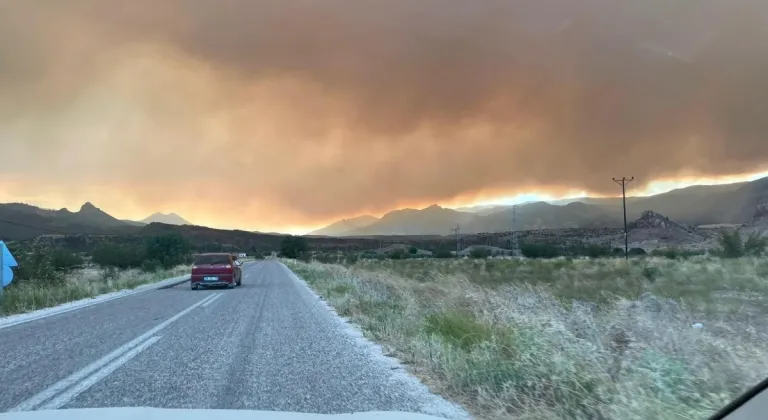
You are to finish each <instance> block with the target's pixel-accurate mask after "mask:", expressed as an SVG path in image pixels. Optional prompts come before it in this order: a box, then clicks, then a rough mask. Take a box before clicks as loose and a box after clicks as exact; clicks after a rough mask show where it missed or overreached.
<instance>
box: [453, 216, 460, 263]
mask: <svg viewBox="0 0 768 420" xmlns="http://www.w3.org/2000/svg"><path fill="white" fill-rule="evenodd" d="M451 231H452V232H454V233H455V234H456V256H457V257H458V256H459V251H460V249H459V224H458V223H456V227H455V228H453V229H451Z"/></svg>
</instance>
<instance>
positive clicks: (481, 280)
mask: <svg viewBox="0 0 768 420" xmlns="http://www.w3.org/2000/svg"><path fill="white" fill-rule="evenodd" d="M286 263H287V264H288V265H289V266H290V267H291V268H292V269H293V270H294V271H296V273H297V274H299V275H300V276H301V277H303V278H304V279H305V280H307V282H308V283H309V284H310V285H311V286H312V287H313V288H314V289H315V290H316V291H317V292H318V293H319V294H320V295H321V296H322V297H323V298H324V299H326V300H328V301H329V303H330V304H331V305H332V306H333V307H334V308H336V310H337V311H338V312H339V314H340V315H342V316H344V317H347V318H349V319H350V320H352V321H353V322H355V323H356V324H358V325H360V326H361V328H362V329H363V331H364V332H365V333H366V335H368V336H369V337H371V338H372V339H374V340H376V341H377V342H379V343H380V344H382V345H384V346H385V347H386V348H388V349H390V350H391V351H393V352H394V353H395V354H396V355H397V356H398V357H399V358H400V359H401V360H402V361H403V362H404V363H406V364H407V365H408V366H410V369H411V371H412V372H413V373H415V374H416V375H418V376H420V377H422V378H423V379H424V380H425V381H426V382H427V383H428V384H430V386H431V387H432V388H433V389H434V390H435V392H438V393H441V394H443V395H445V396H447V397H449V398H452V399H454V400H456V401H458V402H461V403H463V404H464V405H465V406H466V407H467V408H468V409H469V410H470V411H471V412H472V413H474V414H475V415H476V416H477V417H479V418H514V419H621V420H634V419H704V418H706V417H707V416H709V415H711V414H713V413H714V411H716V410H717V409H719V408H720V407H722V406H724V405H725V404H726V403H727V402H729V401H730V400H731V399H733V398H734V397H735V396H737V395H738V394H740V393H742V392H743V391H744V390H746V389H747V388H749V387H750V386H753V385H754V384H756V383H757V382H759V381H760V380H762V379H763V378H764V377H765V376H768V349H766V348H765V343H766V342H768V327H766V326H765V322H764V320H765V315H766V313H768V304H767V303H766V300H765V299H766V296H768V293H766V292H768V279H767V278H766V277H767V276H768V261H767V260H764V259H739V260H717V259H711V258H703V257H702V258H696V259H690V260H686V261H671V260H661V259H647V260H638V261H631V262H630V263H629V264H627V263H626V262H625V261H623V260H617V259H611V260H609V259H606V260H576V261H568V260H556V261H534V260H528V261H516V260H512V261H510V260H405V261H361V262H359V263H357V264H355V265H353V266H351V267H348V268H347V267H343V266H339V265H324V264H320V263H301V262H297V261H286ZM695 323H702V324H703V328H695V327H694V326H693V324H695Z"/></svg>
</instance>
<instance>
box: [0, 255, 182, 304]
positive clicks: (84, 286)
mask: <svg viewBox="0 0 768 420" xmlns="http://www.w3.org/2000/svg"><path fill="white" fill-rule="evenodd" d="M188 272H189V266H178V267H176V268H173V269H170V270H158V271H154V272H151V273H147V272H144V271H142V270H139V269H130V270H114V269H97V268H85V269H78V270H72V271H70V272H68V273H67V274H66V275H64V276H61V277H56V278H55V279H49V280H48V281H41V280H40V279H35V281H29V280H26V281H25V280H19V281H14V283H12V284H11V285H10V286H9V287H8V288H6V289H5V290H4V291H3V296H2V299H0V316H6V315H13V314H19V313H25V312H30V311H34V310H36V309H41V308H48V307H51V306H56V305H59V304H62V303H66V302H72V301H75V300H79V299H85V298H90V297H94V296H98V295H102V294H105V293H110V292H116V291H119V290H124V289H134V288H136V287H138V286H141V285H143V284H147V283H152V282H156V281H160V280H163V279H166V278H170V277H176V276H180V275H182V274H185V273H188Z"/></svg>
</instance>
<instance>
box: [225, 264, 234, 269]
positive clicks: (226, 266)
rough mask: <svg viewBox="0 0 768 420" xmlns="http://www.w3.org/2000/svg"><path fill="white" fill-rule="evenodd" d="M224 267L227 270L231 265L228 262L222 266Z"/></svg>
mask: <svg viewBox="0 0 768 420" xmlns="http://www.w3.org/2000/svg"><path fill="white" fill-rule="evenodd" d="M224 268H226V269H227V270H229V269H231V268H232V266H231V265H230V264H227V265H225V266H224Z"/></svg>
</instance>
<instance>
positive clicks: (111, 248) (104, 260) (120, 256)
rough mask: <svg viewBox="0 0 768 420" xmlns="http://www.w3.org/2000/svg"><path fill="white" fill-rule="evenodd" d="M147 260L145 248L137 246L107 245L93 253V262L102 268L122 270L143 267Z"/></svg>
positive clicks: (101, 246)
mask: <svg viewBox="0 0 768 420" xmlns="http://www.w3.org/2000/svg"><path fill="white" fill-rule="evenodd" d="M144 259H145V251H144V248H142V247H140V246H136V245H127V244H112V243H105V244H101V245H99V246H98V247H97V248H96V249H94V250H93V253H92V261H93V262H94V263H95V264H98V265H100V266H102V267H114V268H119V269H122V270H125V269H129V268H138V267H141V264H142V263H143V262H144Z"/></svg>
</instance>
